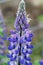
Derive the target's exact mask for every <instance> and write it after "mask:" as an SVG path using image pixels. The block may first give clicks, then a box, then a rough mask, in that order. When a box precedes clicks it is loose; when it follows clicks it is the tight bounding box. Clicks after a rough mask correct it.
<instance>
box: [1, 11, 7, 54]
mask: <svg viewBox="0 0 43 65" xmlns="http://www.w3.org/2000/svg"><path fill="white" fill-rule="evenodd" d="M4 40H6V33H5V26H4V19H3V15H2V11H1V10H0V54H3V53H4V50H5V49H6V46H5V44H4V43H5V42H4Z"/></svg>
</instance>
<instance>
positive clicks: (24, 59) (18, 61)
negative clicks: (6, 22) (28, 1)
mask: <svg viewBox="0 0 43 65" xmlns="http://www.w3.org/2000/svg"><path fill="white" fill-rule="evenodd" d="M27 19H28V18H27V17H26V10H25V2H24V0H21V1H20V4H19V7H18V11H17V17H16V20H15V23H14V27H15V31H14V30H11V31H10V34H11V37H9V38H8V40H9V41H10V44H9V46H8V49H9V54H8V57H9V58H10V61H9V62H8V65H32V62H30V61H31V58H30V54H32V50H31V49H32V48H33V45H32V44H31V41H32V37H33V33H32V32H31V31H30V30H29V27H30V26H29V22H28V20H27ZM30 20H31V19H30V18H29V21H30Z"/></svg>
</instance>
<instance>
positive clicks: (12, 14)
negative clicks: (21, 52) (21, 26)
mask: <svg viewBox="0 0 43 65" xmlns="http://www.w3.org/2000/svg"><path fill="white" fill-rule="evenodd" d="M19 2H20V0H0V8H1V9H2V13H3V16H4V20H5V25H6V27H7V34H8V35H9V32H10V30H11V29H14V21H15V18H16V12H17V8H18V4H19ZM25 2H26V11H27V14H30V16H29V17H30V18H31V19H32V20H31V21H30V29H31V30H32V31H33V33H34V37H33V40H32V44H33V46H34V49H33V54H32V55H31V58H32V62H33V65H40V64H39V61H40V59H43V0H25ZM8 44H9V43H8V42H6V41H5V45H6V47H7V46H8ZM7 52H8V51H7V49H6V50H5V51H4V53H5V55H4V56H2V55H0V65H7V62H8V61H9V59H8V58H7V57H6V54H7ZM5 59H6V61H4V60H5Z"/></svg>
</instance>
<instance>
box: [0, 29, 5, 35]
mask: <svg viewBox="0 0 43 65" xmlns="http://www.w3.org/2000/svg"><path fill="white" fill-rule="evenodd" d="M0 36H4V34H3V29H2V28H0Z"/></svg>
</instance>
